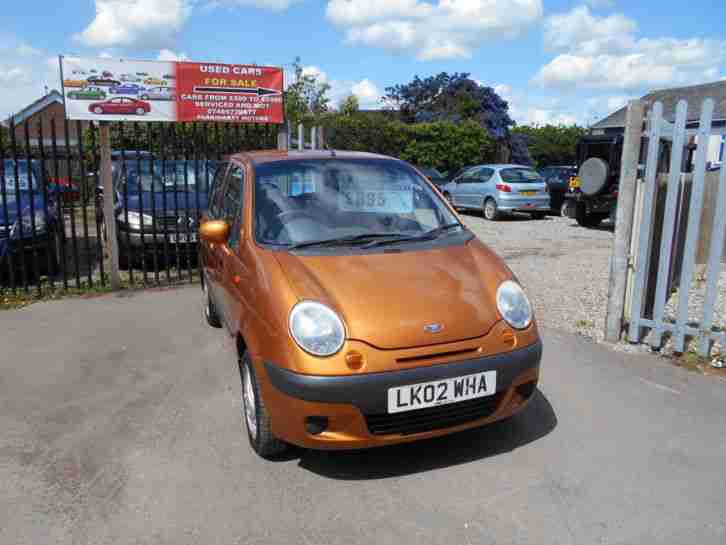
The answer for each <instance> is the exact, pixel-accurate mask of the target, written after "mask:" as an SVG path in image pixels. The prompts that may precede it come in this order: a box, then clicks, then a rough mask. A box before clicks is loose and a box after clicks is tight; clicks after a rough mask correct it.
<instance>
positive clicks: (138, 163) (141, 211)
mask: <svg viewBox="0 0 726 545" xmlns="http://www.w3.org/2000/svg"><path fill="white" fill-rule="evenodd" d="M134 142H135V147H136V150H135V152H136V172H138V173H141V151H140V148H141V136H140V134H139V124H138V123H137V122H134ZM149 153H151V149H149ZM152 160H153V159H152ZM149 168H151V167H149ZM139 216H140V221H139V231H140V233H141V274H142V277H143V279H144V284H148V282H149V275H148V272H147V267H146V228H145V226H144V199H139Z"/></svg>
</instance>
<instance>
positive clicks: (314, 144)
mask: <svg viewBox="0 0 726 545" xmlns="http://www.w3.org/2000/svg"><path fill="white" fill-rule="evenodd" d="M310 149H313V150H316V149H318V128H317V127H315V126H313V127H310Z"/></svg>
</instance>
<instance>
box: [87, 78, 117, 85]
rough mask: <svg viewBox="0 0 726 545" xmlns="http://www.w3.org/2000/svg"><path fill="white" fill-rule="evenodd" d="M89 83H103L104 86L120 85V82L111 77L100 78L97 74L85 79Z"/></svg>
mask: <svg viewBox="0 0 726 545" xmlns="http://www.w3.org/2000/svg"><path fill="white" fill-rule="evenodd" d="M86 81H87V82H88V83H89V84H91V85H103V86H105V87H112V86H115V85H121V82H120V81H118V80H116V79H111V78H101V77H98V76H91V77H90V78H88V79H87V80H86Z"/></svg>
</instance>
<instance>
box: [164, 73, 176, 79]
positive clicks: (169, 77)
mask: <svg viewBox="0 0 726 545" xmlns="http://www.w3.org/2000/svg"><path fill="white" fill-rule="evenodd" d="M162 77H163V78H164V79H176V78H175V77H174V76H173V75H172V74H164V75H163V76H162Z"/></svg>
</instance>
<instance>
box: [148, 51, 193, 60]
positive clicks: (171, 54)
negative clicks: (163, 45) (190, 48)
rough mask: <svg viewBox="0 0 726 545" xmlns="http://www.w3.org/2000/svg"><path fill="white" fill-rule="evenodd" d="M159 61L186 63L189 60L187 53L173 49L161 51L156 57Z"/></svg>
mask: <svg viewBox="0 0 726 545" xmlns="http://www.w3.org/2000/svg"><path fill="white" fill-rule="evenodd" d="M156 60H157V61H186V60H189V57H187V54H186V53H182V52H181V51H180V52H178V53H177V52H176V51H172V50H171V49H161V50H160V51H159V54H158V55H157V56H156Z"/></svg>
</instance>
